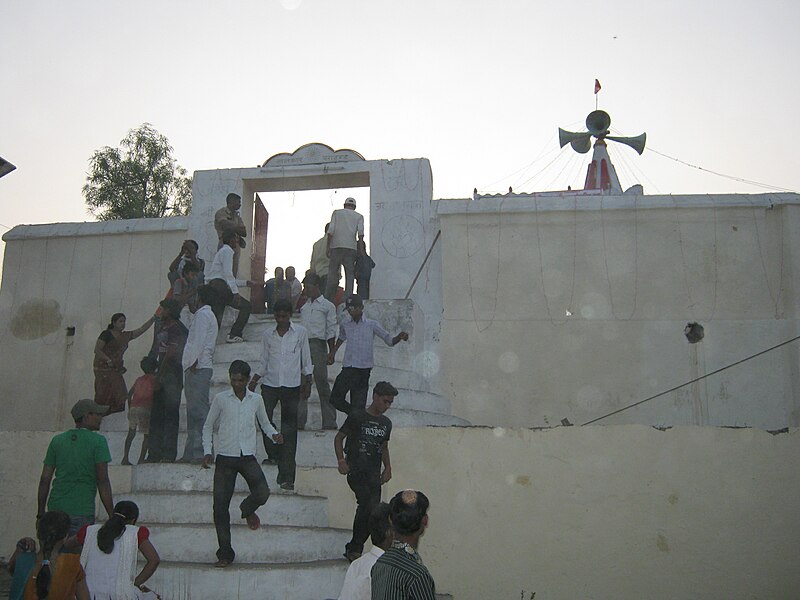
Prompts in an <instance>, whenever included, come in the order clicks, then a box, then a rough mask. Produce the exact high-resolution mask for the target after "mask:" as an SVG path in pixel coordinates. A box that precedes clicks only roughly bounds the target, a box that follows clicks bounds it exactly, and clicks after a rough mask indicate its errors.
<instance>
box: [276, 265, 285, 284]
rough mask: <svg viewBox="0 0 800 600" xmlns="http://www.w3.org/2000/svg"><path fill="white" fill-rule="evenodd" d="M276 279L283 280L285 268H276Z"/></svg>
mask: <svg viewBox="0 0 800 600" xmlns="http://www.w3.org/2000/svg"><path fill="white" fill-rule="evenodd" d="M275 279H278V280H281V281H282V280H283V267H275Z"/></svg>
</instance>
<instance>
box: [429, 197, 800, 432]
mask: <svg viewBox="0 0 800 600" xmlns="http://www.w3.org/2000/svg"><path fill="white" fill-rule="evenodd" d="M797 202H798V197H797V195H794V194H785V195H777V196H776V197H772V196H768V197H763V196H733V197H721V198H718V197H714V198H708V197H691V196H689V197H675V198H673V197H641V196H639V197H637V198H633V199H631V198H627V197H626V198H622V197H620V198H604V197H599V198H598V197H595V198H591V197H590V198H580V199H576V198H569V197H564V198H543V199H538V198H510V199H501V198H489V199H481V200H477V201H472V202H469V201H465V202H463V203H461V204H460V205H459V203H458V202H457V201H447V204H446V203H445V201H440V203H439V215H440V220H441V227H442V273H443V285H442V289H443V304H444V314H443V324H442V356H443V369H444V371H443V382H444V383H443V385H442V389H443V391H444V392H445V393H448V394H450V398H451V402H452V407H453V412H454V414H456V415H458V416H460V417H463V418H466V419H468V420H469V421H471V422H472V423H474V424H490V425H494V424H498V425H506V426H508V425H526V426H539V427H546V426H551V425H556V424H558V423H559V422H560V421H561V419H564V418H567V419H569V420H570V421H571V422H572V423H583V422H587V421H589V420H590V419H593V418H595V417H598V416H601V415H604V414H607V413H609V412H611V411H613V410H616V409H618V408H621V407H624V406H627V405H629V404H631V403H634V402H637V401H639V400H642V399H645V398H647V397H649V396H651V395H654V394H658V393H660V392H663V391H665V390H669V389H670V388H672V387H674V386H677V385H680V384H682V383H684V382H687V381H690V380H692V379H695V378H697V377H699V376H701V375H704V374H706V373H708V372H710V371H713V370H716V369H718V368H721V367H723V366H726V365H729V364H731V363H734V362H736V361H738V360H740V359H742V358H745V357H747V356H749V355H751V354H754V353H756V352H759V351H761V350H764V349H766V348H769V347H771V346H772V345H775V344H778V343H780V342H783V341H785V340H788V339H790V338H792V337H794V336H796V335H798V323H797V320H796V319H797V297H796V294H795V284H794V282H795V281H796V280H797V275H798V272H797V268H798V263H797V258H798V254H797V252H798V241H800V220H798V206H797V204H796V203H797ZM688 322H698V323H700V324H701V325H702V326H703V327H704V329H705V338H704V339H703V341H702V342H700V343H698V344H695V345H692V344H689V343H688V342H687V340H686V338H685V336H684V333H683V330H684V327H685V326H686V324H687V323H688ZM798 358H800V357H798V345H797V343H795V344H789V345H787V346H785V347H783V348H782V349H780V350H776V351H774V352H772V353H770V354H768V355H765V356H764V357H762V358H759V359H755V360H753V361H749V362H747V363H745V364H742V365H740V366H738V367H736V368H733V369H730V370H728V371H725V372H723V373H721V374H719V375H716V376H713V377H709V378H707V379H704V380H702V381H700V382H698V383H696V384H693V385H690V386H687V387H684V388H682V389H680V390H678V391H676V392H673V393H671V394H668V395H667V396H665V397H663V398H661V399H659V400H657V401H653V402H649V403H647V404H645V405H643V406H641V407H638V408H636V409H633V410H629V411H626V412H623V413H621V414H619V415H618V416H615V417H612V418H610V419H608V420H605V421H603V423H605V424H613V423H648V424H654V425H673V424H697V425H731V426H753V427H761V428H765V429H778V428H781V427H786V426H796V425H797V424H798V423H800V410H799V408H800V406H799V405H798V400H797V398H798V388H799V386H798V372H797V365H798Z"/></svg>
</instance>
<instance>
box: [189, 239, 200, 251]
mask: <svg viewBox="0 0 800 600" xmlns="http://www.w3.org/2000/svg"><path fill="white" fill-rule="evenodd" d="M186 241H187V242H189V243H190V244H191V245H192V246H194V249H195V250H200V244H198V243H197V242H195V241H194V240H186Z"/></svg>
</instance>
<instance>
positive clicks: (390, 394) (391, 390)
mask: <svg viewBox="0 0 800 600" xmlns="http://www.w3.org/2000/svg"><path fill="white" fill-rule="evenodd" d="M397 393H398V392H397V388H396V387H394V386H393V385H392V384H391V383H389V382H388V381H379V382H378V383H376V384H375V387H374V388H373V389H372V408H373V409H374V410H376V411H377V413H378V414H379V415H382V414H383V413H385V412H386V411H387V410H389V409H390V408H391V407H392V402H394V398H395V396H397Z"/></svg>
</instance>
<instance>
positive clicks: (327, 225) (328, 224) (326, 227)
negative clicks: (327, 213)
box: [325, 223, 331, 233]
mask: <svg viewBox="0 0 800 600" xmlns="http://www.w3.org/2000/svg"><path fill="white" fill-rule="evenodd" d="M330 226H331V224H330V223H325V233H328V227H330Z"/></svg>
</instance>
